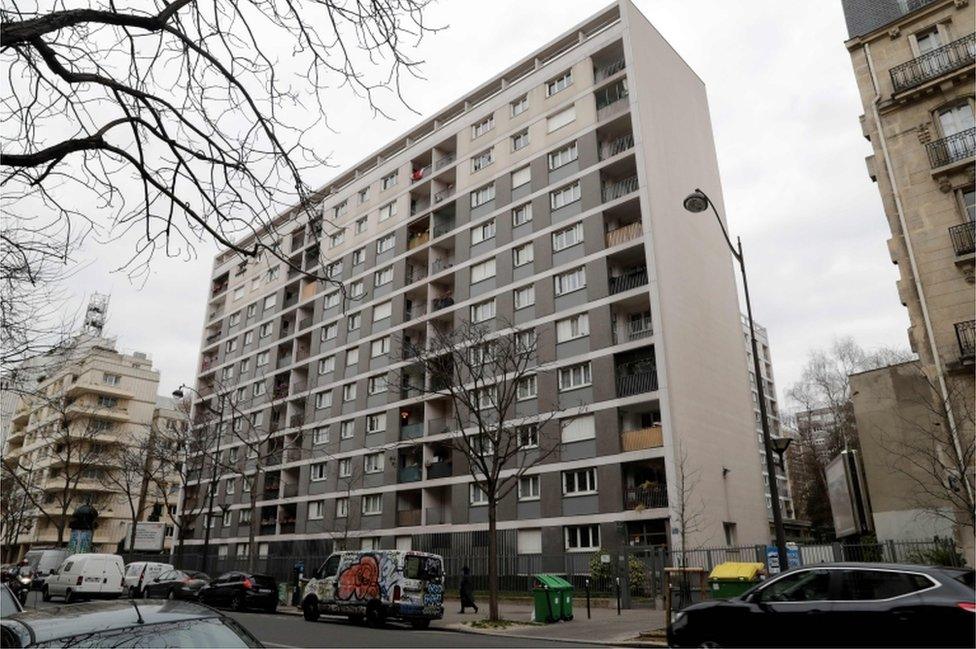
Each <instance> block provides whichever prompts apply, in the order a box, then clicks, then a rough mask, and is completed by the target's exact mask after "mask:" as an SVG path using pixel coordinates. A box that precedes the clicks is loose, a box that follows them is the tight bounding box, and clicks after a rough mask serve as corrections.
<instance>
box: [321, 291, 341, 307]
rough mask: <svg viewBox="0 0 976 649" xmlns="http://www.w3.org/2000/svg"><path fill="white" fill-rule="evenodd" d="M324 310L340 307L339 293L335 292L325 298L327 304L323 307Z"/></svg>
mask: <svg viewBox="0 0 976 649" xmlns="http://www.w3.org/2000/svg"><path fill="white" fill-rule="evenodd" d="M322 306H323V308H326V309H332V308H334V307H337V306H339V291H333V292H332V293H329V294H328V295H326V296H325V303H324V304H323V305H322Z"/></svg>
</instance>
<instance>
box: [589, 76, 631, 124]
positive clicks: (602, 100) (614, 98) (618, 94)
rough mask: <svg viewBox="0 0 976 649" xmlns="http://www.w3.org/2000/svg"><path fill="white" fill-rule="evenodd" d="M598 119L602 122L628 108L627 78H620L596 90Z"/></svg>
mask: <svg viewBox="0 0 976 649" xmlns="http://www.w3.org/2000/svg"><path fill="white" fill-rule="evenodd" d="M595 94H596V119H597V121H598V122H602V121H604V120H606V119H609V118H610V117H613V116H614V115H617V114H618V113H622V112H624V111H625V110H626V109H627V106H628V105H629V103H628V102H627V96H628V94H629V93H628V91H627V79H620V80H619V81H617V82H616V83H612V84H610V85H609V86H607V87H605V88H601V89H599V90H597V91H596V93H595Z"/></svg>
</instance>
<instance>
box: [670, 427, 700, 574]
mask: <svg viewBox="0 0 976 649" xmlns="http://www.w3.org/2000/svg"><path fill="white" fill-rule="evenodd" d="M674 468H675V495H676V496H677V502H675V510H676V511H677V523H678V538H680V539H681V553H682V561H681V565H682V566H684V565H686V564H687V553H688V552H689V551H691V550H696V549H698V548H701V547H702V545H703V543H702V542H701V541H700V540H699V542H698V543H696V544H695V545H694V546H693V547H691V546H689V543H688V539H689V538H693V537H696V536H698V533H699V532H701V530H702V524H703V522H704V515H705V502H704V501H703V500H702V498H701V496H700V495H699V493H698V483H699V482H700V481H701V471H700V470H699V469H698V468H697V467H694V466H692V464H691V462H690V461H689V460H688V451H687V450H686V449H685V448H684V447H683V446H681V444H678V447H677V449H676V457H675V467H674Z"/></svg>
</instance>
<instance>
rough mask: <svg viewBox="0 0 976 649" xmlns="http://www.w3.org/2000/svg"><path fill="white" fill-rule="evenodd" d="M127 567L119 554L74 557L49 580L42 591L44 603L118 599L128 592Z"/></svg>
mask: <svg viewBox="0 0 976 649" xmlns="http://www.w3.org/2000/svg"><path fill="white" fill-rule="evenodd" d="M124 579H125V567H124V564H123V563H122V557H120V556H119V555H117V554H96V553H83V554H73V555H71V556H70V557H68V558H67V559H65V561H64V563H63V564H61V567H60V568H57V569H56V570H55V572H54V574H51V575H49V576H48V578H47V580H46V581H45V582H44V590H42V591H41V593H42V598H43V599H44V601H45V602H49V601H51V598H52V597H63V598H64V601H65V602H73V601H75V600H76V599H78V598H89V599H90V598H102V599H115V598H117V597H119V596H120V595H121V594H122V593H124V592H125V583H124Z"/></svg>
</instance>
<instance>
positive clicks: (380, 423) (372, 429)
mask: <svg viewBox="0 0 976 649" xmlns="http://www.w3.org/2000/svg"><path fill="white" fill-rule="evenodd" d="M384 430H386V413H384V412H381V413H378V414H375V415H366V432H367V433H379V432H381V431H384Z"/></svg>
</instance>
